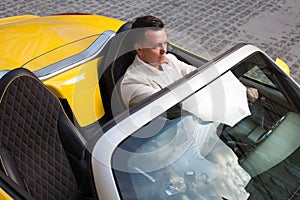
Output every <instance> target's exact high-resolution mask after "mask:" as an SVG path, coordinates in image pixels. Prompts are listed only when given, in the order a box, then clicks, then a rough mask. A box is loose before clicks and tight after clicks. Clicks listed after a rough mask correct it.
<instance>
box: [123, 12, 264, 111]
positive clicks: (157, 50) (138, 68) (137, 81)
mask: <svg viewBox="0 0 300 200" xmlns="http://www.w3.org/2000/svg"><path fill="white" fill-rule="evenodd" d="M132 29H133V35H134V38H133V39H134V49H135V50H136V52H137V55H136V57H135V60H134V62H133V63H132V64H131V65H130V66H129V68H128V69H127V71H126V73H125V75H124V78H123V80H122V82H121V93H122V98H123V100H124V102H125V104H127V106H129V107H130V106H132V105H134V104H136V103H138V102H140V101H141V100H143V99H145V98H147V97H149V96H150V95H152V94H154V93H156V92H157V91H159V90H161V89H162V88H165V87H167V86H168V85H170V84H171V83H173V82H174V81H176V80H178V79H180V78H182V77H183V76H185V75H186V74H188V73H190V72H192V71H193V70H195V69H196V68H195V67H194V66H191V65H188V64H186V63H184V62H182V61H180V60H178V59H177V58H176V57H175V56H174V55H172V54H170V53H167V34H166V31H165V28H164V23H163V22H162V20H160V19H158V18H156V17H154V16H143V17H139V18H137V19H136V20H135V21H134V23H133V25H132ZM247 93H248V97H249V98H250V99H251V100H255V99H257V97H258V93H257V90H256V91H255V89H254V91H253V88H252V89H247ZM250 93H251V94H250ZM249 94H250V95H249Z"/></svg>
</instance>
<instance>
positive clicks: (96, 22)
mask: <svg viewBox="0 0 300 200" xmlns="http://www.w3.org/2000/svg"><path fill="white" fill-rule="evenodd" d="M9 22H10V23H9ZM123 23H124V22H122V21H119V20H116V19H112V18H108V17H104V16H97V15H55V16H45V17H38V16H33V15H26V16H19V17H9V18H4V19H1V20H0V44H1V48H0V70H1V69H14V68H17V67H21V66H22V65H23V64H24V63H26V62H28V61H29V60H31V59H32V58H35V57H37V56H39V55H42V54H44V53H46V52H48V51H51V50H53V49H55V48H57V47H60V46H63V45H65V44H68V43H70V42H73V41H76V40H79V39H82V38H85V37H89V36H92V35H96V34H101V33H103V32H104V31H107V30H113V31H116V30H117V29H118V28H119V27H120V26H121V25H122V24H123ZM72 48H73V47H72ZM80 48H81V49H79V51H82V50H84V49H85V48H86V46H81V47H80ZM65 51H66V52H68V50H67V49H66V50H65ZM70 54H74V53H72V52H71V53H70ZM47 62H49V61H47ZM33 67H34V66H33V65H31V66H30V68H29V69H30V70H31V71H34V70H33V69H32V68H33ZM39 67H40V66H39ZM43 67H44V66H43ZM26 68H27V67H26Z"/></svg>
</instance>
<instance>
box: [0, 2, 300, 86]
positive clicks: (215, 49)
mask: <svg viewBox="0 0 300 200" xmlns="http://www.w3.org/2000/svg"><path fill="white" fill-rule="evenodd" d="M62 12H83V13H93V14H100V15H105V16H109V17H114V18H117V19H120V20H124V21H127V20H131V19H133V18H135V17H137V16H140V15H145V14H152V15H155V16H157V17H160V18H162V19H163V20H164V21H165V23H166V25H167V30H168V35H169V40H170V41H172V42H173V43H176V44H178V45H180V46H183V47H185V48H187V49H190V50H192V51H193V52H197V53H199V54H201V55H202V56H204V57H206V58H208V59H209V58H212V57H214V56H216V55H218V54H220V53H221V52H223V51H225V50H227V49H228V48H230V47H231V46H233V45H234V44H236V43H240V42H246V43H252V44H254V45H256V46H258V47H260V48H261V49H262V50H264V51H265V52H266V53H267V54H269V55H270V56H271V57H272V58H273V59H275V58H276V57H279V58H281V59H283V60H284V61H286V63H287V64H288V65H289V66H290V68H291V73H292V77H294V79H295V80H296V81H297V82H298V83H300V1H299V0H266V1H263V0H244V1H240V0H189V1H185V0H177V1H173V0H164V1H162V0H127V1H119V0H110V1H109V0H108V1H104V0H85V1H80V0H77V1H76V0H2V1H1V3H0V17H7V16H13V15H21V14H36V15H48V14H55V13H62Z"/></svg>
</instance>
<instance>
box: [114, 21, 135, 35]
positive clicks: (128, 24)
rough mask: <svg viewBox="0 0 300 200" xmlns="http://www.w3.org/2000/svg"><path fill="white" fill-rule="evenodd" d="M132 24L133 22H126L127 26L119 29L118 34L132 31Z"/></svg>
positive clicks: (124, 25)
mask: <svg viewBox="0 0 300 200" xmlns="http://www.w3.org/2000/svg"><path fill="white" fill-rule="evenodd" d="M132 24H133V22H130V21H129V22H126V23H125V24H123V25H122V26H121V27H120V28H119V30H118V31H117V34H118V33H121V32H124V31H128V30H130V29H131V27H132Z"/></svg>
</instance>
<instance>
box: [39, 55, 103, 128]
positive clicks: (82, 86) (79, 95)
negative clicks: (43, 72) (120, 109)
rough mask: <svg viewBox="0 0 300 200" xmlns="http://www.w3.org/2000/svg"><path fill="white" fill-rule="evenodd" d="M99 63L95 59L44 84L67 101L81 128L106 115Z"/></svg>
mask: <svg viewBox="0 0 300 200" xmlns="http://www.w3.org/2000/svg"><path fill="white" fill-rule="evenodd" d="M97 63H98V59H95V60H93V61H90V62H88V63H85V64H83V65H81V66H79V67H76V68H74V69H72V70H70V71H68V72H65V73H63V74H61V75H58V76H56V77H53V78H51V79H49V80H47V81H45V82H44V83H45V84H46V85H47V86H48V87H49V88H50V89H51V90H52V91H53V92H55V93H56V95H57V96H58V97H60V98H62V99H67V101H68V103H69V105H70V107H71V109H72V111H73V113H74V115H75V118H76V120H77V121H78V123H79V125H80V126H87V125H89V124H91V123H93V122H95V121H97V120H98V119H100V118H101V117H102V116H103V115H104V109H103V105H102V100H101V96H100V89H99V85H98V76H97Z"/></svg>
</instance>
